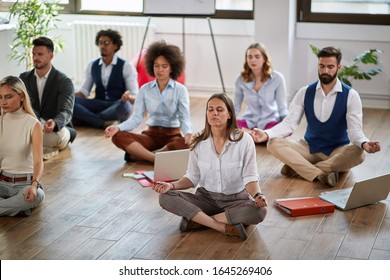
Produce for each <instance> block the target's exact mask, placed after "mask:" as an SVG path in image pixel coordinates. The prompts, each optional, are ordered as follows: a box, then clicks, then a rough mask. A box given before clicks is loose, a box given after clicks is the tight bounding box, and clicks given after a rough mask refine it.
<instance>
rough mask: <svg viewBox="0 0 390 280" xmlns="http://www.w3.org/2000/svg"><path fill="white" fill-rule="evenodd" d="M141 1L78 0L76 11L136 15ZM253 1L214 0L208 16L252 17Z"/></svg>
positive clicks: (140, 6) (140, 13) (141, 5)
mask: <svg viewBox="0 0 390 280" xmlns="http://www.w3.org/2000/svg"><path fill="white" fill-rule="evenodd" d="M74 1H75V0H74ZM161 1H163V0H161ZM71 2H72V1H71ZM143 2H144V0H110V1H107V0H78V1H77V4H78V5H77V12H80V13H89V14H90V13H94V14H96V13H97V14H101V13H104V14H127V15H134V16H136V15H142V12H143ZM253 2H254V1H253V0H215V8H216V11H215V14H214V15H212V16H210V17H212V18H238V19H253V15H254V13H253V9H254V4H253Z"/></svg>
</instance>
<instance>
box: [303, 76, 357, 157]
mask: <svg viewBox="0 0 390 280" xmlns="http://www.w3.org/2000/svg"><path fill="white" fill-rule="evenodd" d="M341 84H342V92H338V93H337V97H336V102H335V105H334V107H333V111H332V114H331V115H330V117H329V119H328V120H327V121H326V122H324V123H323V122H320V121H319V120H318V119H317V117H316V116H315V114H314V96H315V94H316V86H317V82H315V83H313V84H311V85H309V87H308V88H307V90H306V94H305V101H304V106H305V114H306V119H307V129H306V134H305V139H306V141H307V142H308V143H309V147H310V153H311V154H314V153H319V152H322V153H324V154H325V155H329V154H330V153H332V151H333V150H334V149H336V148H337V147H340V146H343V145H346V144H348V143H349V138H348V134H347V119H346V115H347V100H348V93H349V90H350V89H351V88H350V87H349V86H347V85H346V84H344V83H341Z"/></svg>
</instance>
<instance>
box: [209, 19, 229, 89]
mask: <svg viewBox="0 0 390 280" xmlns="http://www.w3.org/2000/svg"><path fill="white" fill-rule="evenodd" d="M207 20H208V22H209V27H210V34H211V39H212V41H213V47H214V53H215V58H216V59H217V65H218V71H219V77H220V78H221V84H222V90H223V93H226V91H225V85H224V83H223V78H222V71H221V66H220V64H219V59H218V53H217V48H216V46H215V41H214V34H213V29H212V28H211V20H210V18H207Z"/></svg>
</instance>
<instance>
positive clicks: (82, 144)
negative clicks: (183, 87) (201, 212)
mask: <svg viewBox="0 0 390 280" xmlns="http://www.w3.org/2000/svg"><path fill="white" fill-rule="evenodd" d="M190 104H191V119H192V123H193V128H194V132H196V131H199V130H200V129H201V128H202V127H203V126H204V118H205V104H206V99H205V98H191V103H190ZM363 114H364V119H363V125H364V127H363V128H364V131H365V133H366V134H367V136H368V137H370V139H372V140H378V141H381V147H382V150H381V152H379V153H376V154H372V155H370V154H366V159H365V161H364V162H363V163H362V164H361V165H359V166H357V167H355V168H353V169H352V170H351V171H350V172H347V173H345V174H342V176H341V180H340V182H339V183H338V184H337V186H336V187H335V188H330V187H327V186H324V185H322V184H320V183H318V182H307V181H304V180H300V179H292V178H286V177H284V176H283V175H281V174H280V169H281V168H282V166H283V164H282V163H281V162H280V161H279V160H278V159H276V158H275V157H274V156H272V154H270V153H269V152H268V150H267V148H266V145H264V144H262V145H256V152H257V166H258V169H259V173H260V177H261V180H260V184H261V187H262V191H263V192H264V193H265V195H266V197H267V200H268V203H269V206H268V207H267V210H268V214H267V216H266V218H265V220H264V221H263V222H262V223H261V224H259V225H257V226H249V227H247V232H248V235H249V237H248V239H247V240H246V241H244V242H243V241H241V240H240V239H233V238H230V237H227V236H224V235H223V234H221V233H219V232H216V231H215V230H212V229H201V230H194V231H191V232H188V233H183V232H180V231H179V223H180V217H177V216H175V215H173V214H171V213H168V212H166V211H165V210H163V209H161V207H160V205H159V203H158V194H157V193H155V192H153V191H152V190H151V189H150V188H143V187H141V186H140V185H139V184H138V183H137V182H136V181H134V180H131V179H128V178H122V173H124V172H127V173H131V172H135V171H137V170H152V169H153V165H152V164H150V163H146V162H131V163H126V162H124V160H123V156H124V152H123V151H121V150H119V149H118V148H116V147H115V146H114V145H113V144H112V143H111V141H110V140H109V139H105V138H104V137H103V130H100V129H93V128H87V127H78V128H77V130H78V135H77V138H76V140H75V142H74V143H72V144H70V146H69V147H68V148H66V149H65V150H63V151H61V152H60V154H59V155H58V156H57V157H55V158H53V159H51V160H49V161H45V170H44V176H43V178H42V182H43V185H44V189H45V193H46V197H45V200H44V202H43V203H42V204H41V205H40V206H39V207H38V208H37V209H34V211H33V214H32V215H31V216H30V217H0V259H4V260H7V259H11V260H12V259H50V260H51V259H65V260H73V259H75V260H76V259H77V260H80V259H81V260H82V259H85V260H87V259H88V260H96V259H99V260H100V259H102V260H115V259H120V260H129V259H138V260H164V259H170V260H200V259H202V260H207V259H218V260H223V259H236V260H247V259H248V260H268V259H269V260H300V259H303V260H307V259H316V260H318V259H319V260H322V259H326V260H328V259H339V260H341V259H364V260H368V259H378V260H379V259H386V260H388V259H390V253H389V252H390V245H389V244H390V234H389V232H390V209H389V205H390V195H389V196H388V198H387V199H386V200H384V201H381V202H380V203H378V204H375V205H369V206H365V207H362V208H359V209H355V210H351V211H346V212H343V211H340V210H335V212H334V213H328V214H325V215H311V216H304V217H297V218H291V217H289V216H288V215H287V214H285V213H283V212H281V211H280V210H278V209H277V208H275V207H274V206H273V202H274V200H275V199H277V198H284V197H302V196H318V195H319V194H320V193H321V192H323V191H330V190H333V189H341V188H347V187H350V186H352V185H353V184H354V183H355V182H356V181H357V180H362V179H367V178H370V177H373V176H377V175H381V174H385V173H389V172H390V156H389V155H390V138H389V137H388V135H389V133H390V110H378V109H364V110H363ZM144 121H145V120H144ZM144 127H145V124H144V122H143V124H142V125H141V126H140V127H139V128H137V129H136V131H138V132H140V131H142V129H143V128H144ZM304 129H305V121H303V122H302V124H301V125H300V126H299V127H298V129H297V131H296V132H295V133H294V134H293V135H292V136H291V137H292V138H293V139H300V138H301V137H302V136H303V135H304ZM189 191H190V192H193V190H189Z"/></svg>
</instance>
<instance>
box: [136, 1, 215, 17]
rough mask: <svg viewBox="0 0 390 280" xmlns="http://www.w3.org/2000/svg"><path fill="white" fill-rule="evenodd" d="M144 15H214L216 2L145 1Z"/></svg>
mask: <svg viewBox="0 0 390 280" xmlns="http://www.w3.org/2000/svg"><path fill="white" fill-rule="evenodd" d="M143 13H144V14H150V15H183V16H186V15H187V16H188V15H213V14H215V0H144V12H143Z"/></svg>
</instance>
